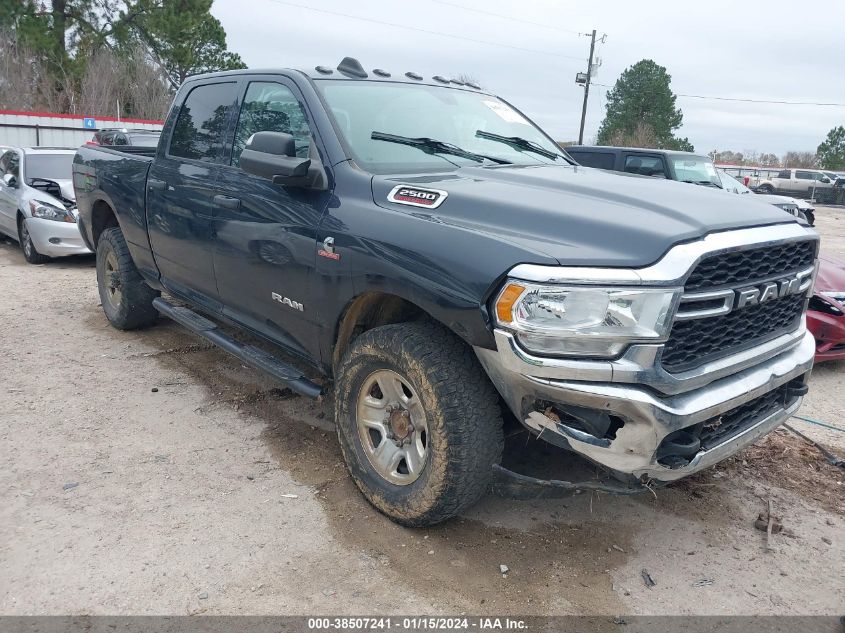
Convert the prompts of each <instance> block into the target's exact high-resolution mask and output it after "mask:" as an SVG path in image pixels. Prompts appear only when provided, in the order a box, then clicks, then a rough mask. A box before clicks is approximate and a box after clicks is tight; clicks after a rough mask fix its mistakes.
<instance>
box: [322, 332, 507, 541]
mask: <svg viewBox="0 0 845 633" xmlns="http://www.w3.org/2000/svg"><path fill="white" fill-rule="evenodd" d="M335 400H336V401H335V412H336V413H335V421H336V423H337V432H338V437H339V439H340V445H341V448H342V450H343V455H344V458H345V459H346V464H347V466H348V467H349V471H350V473H351V474H352V478H353V479H354V480H355V483H356V484H357V486H358V488H359V489H360V490H361V492H362V493H363V494H364V496H365V497H366V498H367V500H368V501H369V502H370V503H371V504H373V505H374V506H375V507H376V508H377V509H378V510H379V511H381V512H383V513H384V514H386V515H387V516H388V517H390V518H391V519H393V520H394V521H396V522H398V523H401V524H403V525H409V526H423V525H432V524H434V523H438V522H440V521H444V520H446V519H449V518H451V517H454V516H455V515H457V514H459V513H460V512H461V511H463V510H464V509H466V508H468V507H469V506H471V505H472V504H473V503H475V502H476V501H477V500H478V499H479V498H480V497H481V496H482V495H483V494H484V492H485V490H486V489H487V487H488V485H489V483H490V480H491V477H492V466H493V464H495V463H498V462H499V460H500V459H501V454H502V446H503V437H502V418H501V411H500V409H499V402H498V396H497V395H496V392H495V390H494V388H493V386H492V385H491V384H490V382H489V380H488V379H487V376H486V375H485V374H484V372H483V371H482V369H481V367H480V366H479V365H478V361H477V360H476V358H475V355H474V354H473V352H472V349H471V348H470V347H468V346H467V345H466V344H465V343H464V342H463V341H461V340H460V339H458V338H457V337H455V335H454V334H452V333H451V332H449V331H448V330H446V329H445V328H444V327H442V326H440V325H437V324H434V323H422V322H420V323H402V324H398V325H387V326H383V327H379V328H375V329H373V330H370V331H368V332H365V333H364V334H362V335H361V336H359V337H358V338H357V339H356V340H355V341H354V342H353V343H352V345H351V346H350V348H349V350H347V353H346V354H345V356H344V358H343V360H342V361H341V363H340V366H339V367H338V371H337V375H336V381H335Z"/></svg>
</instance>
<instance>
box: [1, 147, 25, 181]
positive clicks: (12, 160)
mask: <svg viewBox="0 0 845 633" xmlns="http://www.w3.org/2000/svg"><path fill="white" fill-rule="evenodd" d="M6 174H11V175H12V176H14V177H15V178H20V158H18V153H17V152H16V151H15V150H9V151H7V152H6V153H5V154H3V156H2V157H0V177H2V176H5V175H6Z"/></svg>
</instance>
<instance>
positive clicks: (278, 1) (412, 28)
mask: <svg viewBox="0 0 845 633" xmlns="http://www.w3.org/2000/svg"><path fill="white" fill-rule="evenodd" d="M269 1H270V2H275V3H276V4H284V5H287V6H289V7H296V8H298V9H305V10H306V11H316V12H317V13H325V14H328V15H336V16H339V17H342V18H349V19H351V20H360V21H362V22H372V23H373V24H379V25H381V26H391V27H394V28H397V29H407V30H409V31H418V32H419V33H426V34H428V35H439V36H441V37H451V38H452V39H456V40H464V41H467V42H473V43H475V44H486V45H488V46H500V47H502V48H510V49H511V50H516V51H524V52H526V53H538V54H540V55H550V56H552V57H560V58H562V59H576V60H578V61H579V62H581V61H584V58H583V57H574V56H572V55H561V54H559V53H554V52H552V51H544V50H539V49H536V48H523V47H522V46H513V45H511V44H503V43H501V42H490V41H488V40H477V39H473V38H471V37H464V36H463V35H453V34H451V33H441V32H440V31H430V30H428V29H421V28H419V27H416V26H408V25H406V24H396V23H394V22H385V21H382V20H374V19H372V18H363V17H361V16H358V15H352V14H349V13H341V12H340V11H330V10H329V9H318V8H317V7H307V6H305V5H303V4H297V3H295V2H287V0H269Z"/></svg>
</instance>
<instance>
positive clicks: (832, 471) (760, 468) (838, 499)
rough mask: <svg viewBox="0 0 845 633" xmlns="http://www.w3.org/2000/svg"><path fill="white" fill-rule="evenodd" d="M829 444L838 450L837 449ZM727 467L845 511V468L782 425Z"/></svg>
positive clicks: (743, 452) (726, 467) (831, 450)
mask: <svg viewBox="0 0 845 633" xmlns="http://www.w3.org/2000/svg"><path fill="white" fill-rule="evenodd" d="M826 448H827V449H828V450H829V451H830V452H832V453H834V454H837V451H836V450H835V449H832V448H829V447H826ZM723 467H724V469H725V470H726V471H728V472H731V471H732V472H733V473H734V474H736V473H737V472H738V473H741V474H743V475H747V476H749V477H755V478H757V479H762V480H765V481H766V482H768V483H771V484H773V485H776V486H778V487H780V488H785V489H787V490H792V491H794V492H797V493H799V494H801V495H802V496H803V497H805V498H807V499H812V500H813V501H815V502H816V503H817V504H818V505H820V506H821V507H822V508H825V509H826V510H830V511H832V512H836V513H838V514H845V469H843V468H839V467H837V466H833V465H832V464H830V463H828V462H827V461H826V460H825V458H824V457H823V456H822V454H821V453H820V452H819V451H818V449H816V448H815V447H814V446H813V445H812V444H809V443H808V442H806V441H804V440H802V439H801V438H799V437H796V436H795V435H793V434H792V433H790V432H789V431H788V430H786V429H783V428H781V429H778V430H777V431H775V432H774V433H771V434H769V435H768V436H766V437H764V438H763V439H762V440H760V441H759V442H758V443H757V444H754V445H753V446H749V447H748V448H747V449H745V450H744V451H742V452H741V453H739V454H737V455H735V456H733V457H731V458H729V459H727V460H726V461H725V462H723Z"/></svg>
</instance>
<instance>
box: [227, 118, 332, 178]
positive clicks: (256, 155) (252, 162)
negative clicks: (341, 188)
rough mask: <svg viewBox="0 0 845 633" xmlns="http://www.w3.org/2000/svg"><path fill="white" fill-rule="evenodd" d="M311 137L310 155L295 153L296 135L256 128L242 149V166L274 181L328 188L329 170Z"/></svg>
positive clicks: (250, 171) (249, 171)
mask: <svg viewBox="0 0 845 633" xmlns="http://www.w3.org/2000/svg"><path fill="white" fill-rule="evenodd" d="M315 151H316V150H315V148H314V139H313V138H312V139H311V143H310V146H309V152H308V154H309V156H308V158H299V157H298V156H297V155H296V144H295V142H294V139H293V136H291V135H290V134H285V133H284V132H256V133H255V134H253V135H252V136H250V137H249V139H248V140H247V142H246V147H245V148H244V151H243V152H242V153H241V159H240V165H241V169H243V170H244V171H245V172H247V173H249V174H253V175H255V176H259V177H261V178H267V179H268V180H271V181H273V184H274V185H286V186H291V187H304V188H307V189H321V190H322V189H326V188H327V187H326V181H327V178H326V174H325V172H324V171H323V168H322V166H321V165H320V161H319V160H313V159H314V158H315V157H316V154H315Z"/></svg>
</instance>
